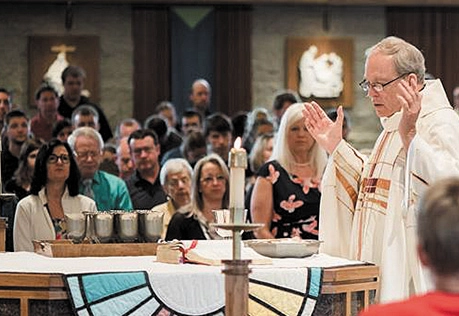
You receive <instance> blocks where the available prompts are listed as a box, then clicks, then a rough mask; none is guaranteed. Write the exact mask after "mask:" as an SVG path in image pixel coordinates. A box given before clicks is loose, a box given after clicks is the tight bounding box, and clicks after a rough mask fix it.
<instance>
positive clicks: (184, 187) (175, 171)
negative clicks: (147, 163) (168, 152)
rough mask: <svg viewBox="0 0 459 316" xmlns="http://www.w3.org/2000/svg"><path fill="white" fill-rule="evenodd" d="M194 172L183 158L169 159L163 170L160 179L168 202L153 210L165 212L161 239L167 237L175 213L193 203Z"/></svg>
mask: <svg viewBox="0 0 459 316" xmlns="http://www.w3.org/2000/svg"><path fill="white" fill-rule="evenodd" d="M192 175H193V170H192V169H191V166H190V164H189V163H188V162H187V161H186V160H185V159H181V158H175V159H169V160H168V161H167V162H166V163H165V164H164V166H163V167H162V168H161V173H160V174H159V179H160V181H161V185H162V186H163V189H164V192H166V194H167V196H168V201H167V202H165V203H163V204H159V205H157V206H155V207H154V208H153V211H162V212H164V217H163V231H162V233H161V238H163V239H164V238H165V237H166V232H167V227H168V226H169V222H170V220H171V218H172V215H174V213H175V211H176V210H178V209H179V208H181V207H183V206H185V205H187V204H189V203H190V202H191V177H192Z"/></svg>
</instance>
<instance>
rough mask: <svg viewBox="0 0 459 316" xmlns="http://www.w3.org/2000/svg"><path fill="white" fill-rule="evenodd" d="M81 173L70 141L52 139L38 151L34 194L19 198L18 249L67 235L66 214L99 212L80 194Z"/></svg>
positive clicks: (15, 242) (92, 203)
mask: <svg viewBox="0 0 459 316" xmlns="http://www.w3.org/2000/svg"><path fill="white" fill-rule="evenodd" d="M79 178H80V173H79V171H78V166H77V164H76V162H75V159H74V158H73V155H72V151H71V149H70V147H69V145H68V144H67V143H63V142H61V141H60V140H58V139H52V140H51V141H50V142H49V143H48V144H45V145H43V146H42V147H41V148H40V150H39V151H38V155H37V158H36V162H35V169H34V175H33V178H32V184H31V188H30V195H29V196H27V197H26V198H24V199H22V200H21V201H19V203H18V206H17V208H16V217H15V220H14V250H15V251H33V243H32V241H33V240H55V239H62V238H66V237H67V225H66V218H65V215H68V214H72V213H81V212H83V211H93V212H95V211H97V208H96V205H95V203H94V201H93V200H91V199H90V198H88V197H85V196H83V195H80V194H78V183H79Z"/></svg>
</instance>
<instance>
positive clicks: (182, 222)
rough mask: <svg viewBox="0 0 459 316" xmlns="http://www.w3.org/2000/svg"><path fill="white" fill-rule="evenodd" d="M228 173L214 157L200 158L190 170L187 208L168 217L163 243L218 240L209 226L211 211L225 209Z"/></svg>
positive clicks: (227, 192) (218, 158) (211, 155)
mask: <svg viewBox="0 0 459 316" xmlns="http://www.w3.org/2000/svg"><path fill="white" fill-rule="evenodd" d="M228 179H229V172H228V168H227V167H226V165H225V162H224V161H223V159H221V158H220V156H218V155H216V154H210V155H208V156H206V157H204V158H201V159H200V160H199V161H198V162H197V164H196V166H195V167H194V175H193V180H192V182H193V183H192V201H191V204H189V205H188V206H185V207H183V208H181V209H179V210H178V211H177V213H175V214H174V216H173V217H172V219H171V221H170V223H169V227H168V229H167V233H166V240H173V239H178V240H190V239H221V237H220V236H218V235H217V234H216V232H215V230H214V229H211V228H210V226H209V223H213V222H214V215H213V213H212V210H220V209H225V208H228V200H229V183H228Z"/></svg>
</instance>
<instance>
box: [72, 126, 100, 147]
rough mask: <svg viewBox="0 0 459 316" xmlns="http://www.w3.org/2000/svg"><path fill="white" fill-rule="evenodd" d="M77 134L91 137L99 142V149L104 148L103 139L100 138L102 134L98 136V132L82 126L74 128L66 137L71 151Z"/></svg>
mask: <svg viewBox="0 0 459 316" xmlns="http://www.w3.org/2000/svg"><path fill="white" fill-rule="evenodd" d="M79 136H85V137H89V138H92V139H94V140H95V141H97V142H98V143H99V149H100V150H102V149H103V148H104V140H103V139H102V136H100V133H99V132H98V131H96V130H95V129H94V128H92V127H88V126H83V127H78V128H77V129H75V130H74V131H73V132H72V134H70V136H69V138H68V139H67V142H68V143H69V145H70V147H71V148H72V150H73V151H75V143H76V140H77V138H78V137H79Z"/></svg>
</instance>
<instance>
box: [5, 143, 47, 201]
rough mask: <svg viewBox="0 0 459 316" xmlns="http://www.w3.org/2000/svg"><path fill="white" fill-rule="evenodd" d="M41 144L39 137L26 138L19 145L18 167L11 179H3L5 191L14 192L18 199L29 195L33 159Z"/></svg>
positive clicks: (33, 165) (33, 164)
mask: <svg viewBox="0 0 459 316" xmlns="http://www.w3.org/2000/svg"><path fill="white" fill-rule="evenodd" d="M42 144H43V143H42V141H41V140H39V139H28V140H26V141H25V143H24V144H22V146H21V152H20V154H19V165H18V168H17V169H16V171H15V172H14V175H13V177H12V178H11V179H5V180H6V183H5V191H6V192H10V193H14V194H15V195H16V196H17V198H18V200H22V199H23V198H25V197H26V196H27V195H29V191H30V184H31V183H32V176H33V170H34V167H35V159H36V158H37V154H38V150H39V149H40V146H41V145H42Z"/></svg>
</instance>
